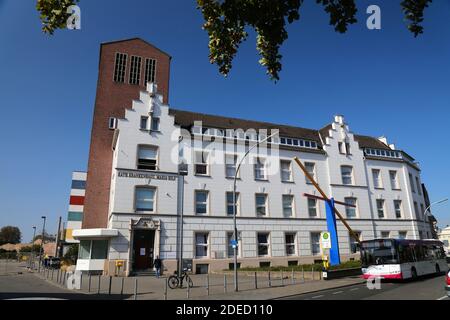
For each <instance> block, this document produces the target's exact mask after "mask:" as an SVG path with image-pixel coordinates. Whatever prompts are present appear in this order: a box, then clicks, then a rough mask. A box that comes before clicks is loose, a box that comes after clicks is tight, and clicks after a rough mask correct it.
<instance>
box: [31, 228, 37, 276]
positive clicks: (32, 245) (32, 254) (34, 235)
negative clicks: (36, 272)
mask: <svg viewBox="0 0 450 320" xmlns="http://www.w3.org/2000/svg"><path fill="white" fill-rule="evenodd" d="M34 238H36V226H33V238H32V239H31V257H30V269H33V263H34V261H33V260H34Z"/></svg>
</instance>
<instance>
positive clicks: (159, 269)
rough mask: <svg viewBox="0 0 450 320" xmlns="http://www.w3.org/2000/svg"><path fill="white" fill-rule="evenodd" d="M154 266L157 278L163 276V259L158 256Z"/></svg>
mask: <svg viewBox="0 0 450 320" xmlns="http://www.w3.org/2000/svg"><path fill="white" fill-rule="evenodd" d="M153 265H154V267H155V269H156V277H157V278H159V276H160V275H161V259H160V258H159V256H156V259H155V261H154V263H153Z"/></svg>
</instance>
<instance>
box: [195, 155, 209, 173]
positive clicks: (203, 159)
mask: <svg viewBox="0 0 450 320" xmlns="http://www.w3.org/2000/svg"><path fill="white" fill-rule="evenodd" d="M199 154H200V157H201V160H200V161H198V155H199ZM198 166H202V167H205V169H206V170H205V173H199V171H198ZM194 173H195V175H196V176H205V177H207V176H209V175H210V174H209V153H208V152H206V151H195V152H194Z"/></svg>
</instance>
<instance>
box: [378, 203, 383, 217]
mask: <svg viewBox="0 0 450 320" xmlns="http://www.w3.org/2000/svg"><path fill="white" fill-rule="evenodd" d="M377 211H378V218H381V219H382V218H384V200H383V199H377Z"/></svg>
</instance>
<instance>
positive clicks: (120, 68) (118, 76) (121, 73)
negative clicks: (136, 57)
mask: <svg viewBox="0 0 450 320" xmlns="http://www.w3.org/2000/svg"><path fill="white" fill-rule="evenodd" d="M126 66H127V55H126V54H125V53H119V52H117V53H116V62H115V64H114V81H115V82H122V83H123V82H125V69H126Z"/></svg>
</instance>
